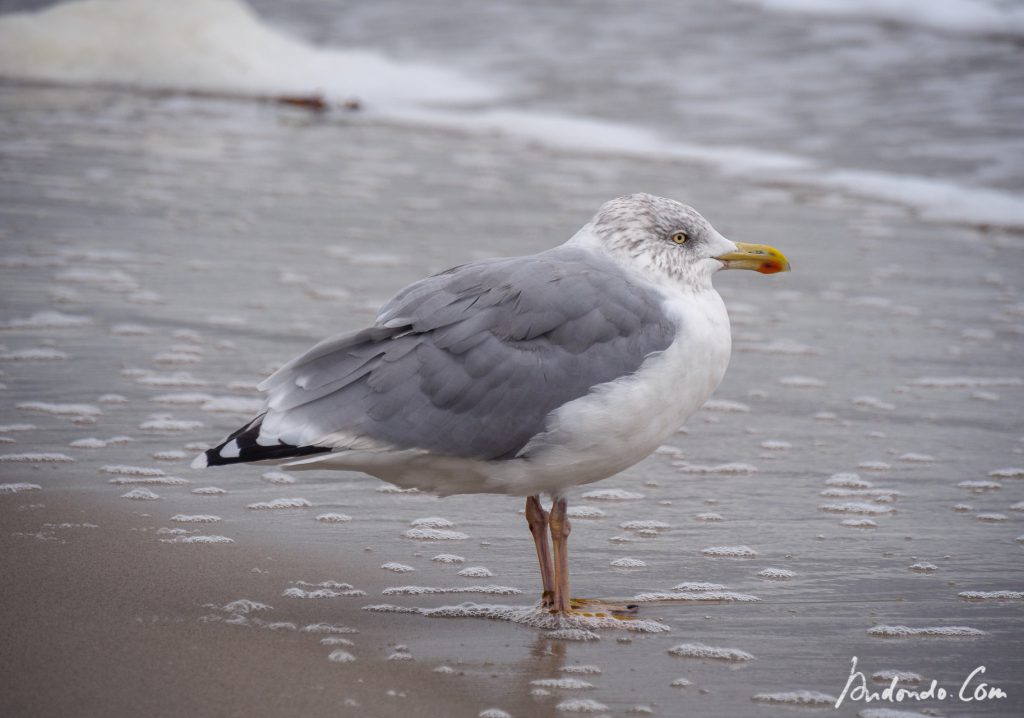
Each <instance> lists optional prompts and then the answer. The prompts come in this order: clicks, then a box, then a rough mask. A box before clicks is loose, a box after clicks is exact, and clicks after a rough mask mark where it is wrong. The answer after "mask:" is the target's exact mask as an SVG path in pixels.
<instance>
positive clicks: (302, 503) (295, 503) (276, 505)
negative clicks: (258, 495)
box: [246, 498, 313, 511]
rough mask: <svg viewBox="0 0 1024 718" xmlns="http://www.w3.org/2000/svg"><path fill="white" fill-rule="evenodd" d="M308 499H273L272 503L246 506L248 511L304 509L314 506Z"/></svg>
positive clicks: (263, 502) (261, 502) (257, 503)
mask: <svg viewBox="0 0 1024 718" xmlns="http://www.w3.org/2000/svg"><path fill="white" fill-rule="evenodd" d="M312 505H313V504H311V503H309V501H307V500H306V499H301V498H299V499H273V500H271V501H257V502H256V503H253V504H249V505H248V506H246V508H247V509H254V510H256V511H266V510H273V509H302V508H307V507H310V506H312Z"/></svg>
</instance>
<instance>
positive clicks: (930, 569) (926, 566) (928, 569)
mask: <svg viewBox="0 0 1024 718" xmlns="http://www.w3.org/2000/svg"><path fill="white" fill-rule="evenodd" d="M908 568H909V569H910V570H911V571H917V572H918V573H935V572H936V571H938V570H939V567H938V566H936V565H935V564H934V563H928V562H927V561H918V562H917V563H914V564H911V565H910V566H908Z"/></svg>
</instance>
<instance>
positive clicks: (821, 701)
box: [751, 690, 837, 707]
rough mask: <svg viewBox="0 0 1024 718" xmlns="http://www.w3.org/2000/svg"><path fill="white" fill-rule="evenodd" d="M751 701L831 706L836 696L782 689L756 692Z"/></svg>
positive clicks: (772, 703)
mask: <svg viewBox="0 0 1024 718" xmlns="http://www.w3.org/2000/svg"><path fill="white" fill-rule="evenodd" d="M751 700H752V701H754V702H755V703H768V704H771V705H791V706H821V707H824V706H833V705H835V703H836V700H837V699H836V697H835V696H832V695H829V694H827V693H819V692H818V691H808V690H798V691H783V692H781V693H758V694H756V695H755V696H754V697H753V698H751Z"/></svg>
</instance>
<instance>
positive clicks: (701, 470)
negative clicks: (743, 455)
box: [672, 462, 757, 476]
mask: <svg viewBox="0 0 1024 718" xmlns="http://www.w3.org/2000/svg"><path fill="white" fill-rule="evenodd" d="M672 465H673V466H675V467H677V468H678V469H679V471H680V472H681V473H683V474H721V475H726V476H742V475H748V474H756V473H757V467H756V466H753V465H751V464H743V463H735V462H734V463H728V464H718V465H716V466H704V465H701V464H687V463H680V462H673V464H672Z"/></svg>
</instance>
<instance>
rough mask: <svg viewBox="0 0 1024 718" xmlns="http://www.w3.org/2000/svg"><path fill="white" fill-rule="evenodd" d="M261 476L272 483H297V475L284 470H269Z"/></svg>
mask: <svg viewBox="0 0 1024 718" xmlns="http://www.w3.org/2000/svg"><path fill="white" fill-rule="evenodd" d="M260 478H261V479H263V480H264V481H266V482H269V483H271V484H279V485H287V484H294V483H295V477H293V476H290V475H289V474H286V473H284V472H283V471H268V472H266V473H265V474H263V475H262V476H261V477H260Z"/></svg>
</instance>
